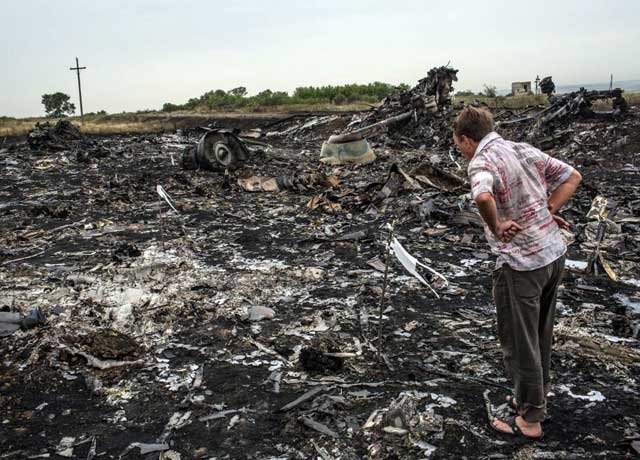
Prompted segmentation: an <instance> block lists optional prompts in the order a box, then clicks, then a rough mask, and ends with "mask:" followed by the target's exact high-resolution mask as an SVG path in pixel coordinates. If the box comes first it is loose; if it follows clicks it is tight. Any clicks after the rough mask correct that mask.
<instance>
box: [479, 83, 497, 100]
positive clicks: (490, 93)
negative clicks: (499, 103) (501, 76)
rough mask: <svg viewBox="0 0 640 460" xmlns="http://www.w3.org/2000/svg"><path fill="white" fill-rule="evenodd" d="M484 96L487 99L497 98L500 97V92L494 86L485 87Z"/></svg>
mask: <svg viewBox="0 0 640 460" xmlns="http://www.w3.org/2000/svg"><path fill="white" fill-rule="evenodd" d="M482 95H483V96H487V97H496V96H497V95H498V90H497V89H496V87H495V86H493V85H484V91H482Z"/></svg>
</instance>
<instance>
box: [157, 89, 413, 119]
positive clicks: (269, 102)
mask: <svg viewBox="0 0 640 460" xmlns="http://www.w3.org/2000/svg"><path fill="white" fill-rule="evenodd" d="M407 89H409V85H406V84H401V85H399V86H397V87H396V86H393V85H390V84H388V83H381V82H374V83H368V84H366V85H359V84H355V83H354V84H349V85H337V86H332V85H328V86H317V87H314V86H302V87H299V88H296V89H295V91H294V92H293V94H292V95H289V93H287V92H284V91H271V90H270V89H265V90H264V91H261V92H259V93H258V94H256V95H255V96H247V89H246V88H245V87H244V86H239V87H237V88H233V89H232V90H229V91H224V90H222V89H216V90H211V91H207V92H206V93H204V94H203V95H202V96H200V97H197V98H191V99H189V100H188V101H187V102H186V103H184V104H182V105H180V104H173V103H170V102H166V103H164V104H163V106H162V111H163V112H175V111H177V110H198V109H205V110H236V109H241V108H245V107H246V108H249V109H251V110H256V109H257V108H260V107H272V106H279V105H313V104H336V105H341V104H345V103H354V102H367V103H375V102H379V101H381V100H382V99H384V98H385V97H387V96H389V95H390V94H392V93H393V92H395V91H406V90H407Z"/></svg>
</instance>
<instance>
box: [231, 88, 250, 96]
mask: <svg viewBox="0 0 640 460" xmlns="http://www.w3.org/2000/svg"><path fill="white" fill-rule="evenodd" d="M229 94H231V95H232V96H236V97H245V96H246V95H247V88H245V87H244V86H238V87H237V88H233V89H231V90H229Z"/></svg>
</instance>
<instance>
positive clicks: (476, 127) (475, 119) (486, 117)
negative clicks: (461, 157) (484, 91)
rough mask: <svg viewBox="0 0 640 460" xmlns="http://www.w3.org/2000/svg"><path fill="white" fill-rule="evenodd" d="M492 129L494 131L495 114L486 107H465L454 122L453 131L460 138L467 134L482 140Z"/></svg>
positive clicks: (475, 139)
mask: <svg viewBox="0 0 640 460" xmlns="http://www.w3.org/2000/svg"><path fill="white" fill-rule="evenodd" d="M491 131H493V115H491V112H489V111H488V110H486V109H478V108H476V107H465V108H464V109H462V110H461V111H460V113H459V114H458V116H457V117H456V119H455V121H454V122H453V133H454V134H455V135H456V137H458V138H460V137H462V136H467V137H469V138H471V139H473V140H474V141H476V142H480V141H481V140H482V138H483V137H484V136H486V135H487V134H489V133H490V132H491Z"/></svg>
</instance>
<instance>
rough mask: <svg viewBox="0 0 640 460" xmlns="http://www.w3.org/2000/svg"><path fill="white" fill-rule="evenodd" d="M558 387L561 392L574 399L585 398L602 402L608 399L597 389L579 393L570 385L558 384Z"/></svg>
mask: <svg viewBox="0 0 640 460" xmlns="http://www.w3.org/2000/svg"><path fill="white" fill-rule="evenodd" d="M557 389H558V391H559V392H560V393H566V394H568V395H569V396H571V397H572V398H574V399H583V400H585V401H591V402H602V401H604V400H605V399H606V398H605V397H604V395H603V394H602V393H600V392H599V391H597V390H591V391H589V392H588V393H587V394H586V395H577V394H575V393H573V392H572V391H571V387H569V386H568V385H558V386H557Z"/></svg>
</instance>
